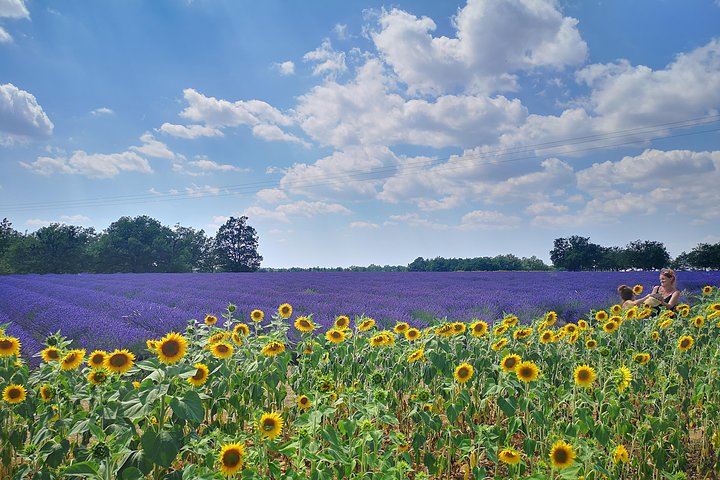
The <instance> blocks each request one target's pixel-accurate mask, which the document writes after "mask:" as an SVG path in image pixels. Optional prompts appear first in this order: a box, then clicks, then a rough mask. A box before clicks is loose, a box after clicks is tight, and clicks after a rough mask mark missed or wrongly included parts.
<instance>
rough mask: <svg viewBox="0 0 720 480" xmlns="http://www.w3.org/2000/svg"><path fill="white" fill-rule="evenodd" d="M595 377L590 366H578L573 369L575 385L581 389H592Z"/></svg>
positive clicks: (593, 370)
mask: <svg viewBox="0 0 720 480" xmlns="http://www.w3.org/2000/svg"><path fill="white" fill-rule="evenodd" d="M595 377H596V375H595V369H594V368H592V367H591V366H590V365H578V366H577V367H576V368H575V383H576V384H578V385H579V386H581V387H585V388H590V387H592V384H593V382H594V381H595Z"/></svg>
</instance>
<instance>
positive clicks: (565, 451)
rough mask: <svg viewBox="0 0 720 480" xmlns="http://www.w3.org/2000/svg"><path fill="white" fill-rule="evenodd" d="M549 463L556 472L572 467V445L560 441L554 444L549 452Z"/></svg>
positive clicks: (573, 455) (573, 451)
mask: <svg viewBox="0 0 720 480" xmlns="http://www.w3.org/2000/svg"><path fill="white" fill-rule="evenodd" d="M550 462H551V463H552V465H553V467H555V468H557V469H558V470H561V469H563V468H567V467H569V466H570V465H572V464H573V463H574V462H575V450H573V447H572V445H570V444H569V443H565V442H563V441H562V440H560V441H558V442H555V444H554V445H553V446H552V449H551V450H550Z"/></svg>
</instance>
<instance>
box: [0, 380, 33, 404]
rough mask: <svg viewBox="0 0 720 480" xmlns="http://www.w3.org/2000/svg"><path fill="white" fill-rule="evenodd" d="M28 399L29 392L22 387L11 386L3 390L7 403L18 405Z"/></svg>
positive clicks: (3, 396)
mask: <svg viewBox="0 0 720 480" xmlns="http://www.w3.org/2000/svg"><path fill="white" fill-rule="evenodd" d="M26 397H27V390H25V387H24V386H22V385H17V384H14V383H13V384H11V385H8V386H7V387H5V388H4V389H3V394H2V398H3V400H5V401H6V402H7V403H10V404H16V403H22V402H24V401H25V398H26Z"/></svg>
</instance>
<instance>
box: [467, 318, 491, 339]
mask: <svg viewBox="0 0 720 480" xmlns="http://www.w3.org/2000/svg"><path fill="white" fill-rule="evenodd" d="M487 333H488V324H487V322H484V321H482V320H478V321H477V322H475V323H471V324H470V335H472V336H473V337H479V338H482V337H484V336H485V335H487Z"/></svg>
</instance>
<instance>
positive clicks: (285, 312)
mask: <svg viewBox="0 0 720 480" xmlns="http://www.w3.org/2000/svg"><path fill="white" fill-rule="evenodd" d="M278 315H280V318H290V315H292V305H290V304H289V303H283V304H282V305H280V306H279V307H278Z"/></svg>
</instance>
